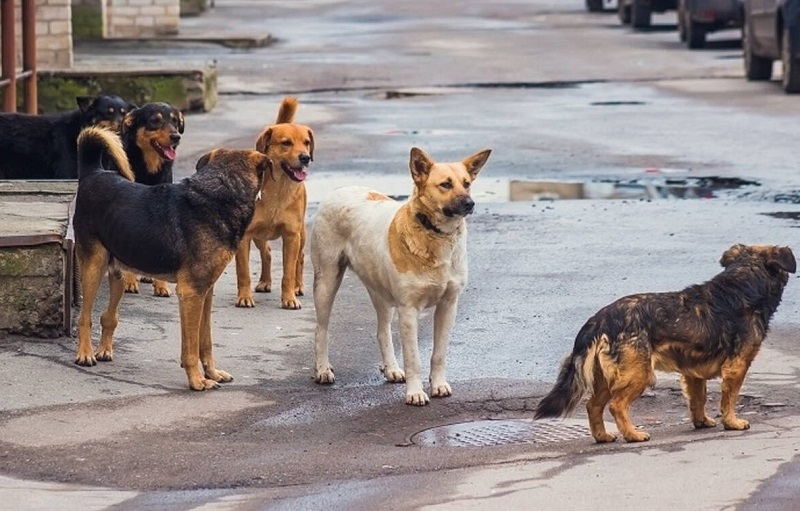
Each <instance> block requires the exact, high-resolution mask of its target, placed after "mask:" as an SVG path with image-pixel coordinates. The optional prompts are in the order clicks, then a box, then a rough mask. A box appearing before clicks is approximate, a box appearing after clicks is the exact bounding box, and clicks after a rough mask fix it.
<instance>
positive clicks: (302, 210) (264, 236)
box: [236, 97, 314, 309]
mask: <svg viewBox="0 0 800 511" xmlns="http://www.w3.org/2000/svg"><path fill="white" fill-rule="evenodd" d="M296 111H297V99H296V98H293V97H287V98H284V100H283V102H282V103H281V106H280V108H279V110H278V118H277V120H276V121H275V124H273V125H271V126H267V127H266V128H264V130H263V131H262V132H261V134H260V135H259V136H258V139H257V140H256V150H257V151H259V152H261V153H264V154H266V155H267V156H268V157H269V159H270V160H271V161H272V165H273V171H272V173H271V174H270V175H269V176H268V177H267V179H265V180H264V187H263V188H262V190H261V193H262V195H263V198H264V200H263V201H260V202H259V203H258V205H257V206H256V213H255V215H253V221H252V223H251V224H250V227H249V228H248V229H247V233H245V236H244V239H243V240H242V243H241V245H240V246H239V250H238V251H237V252H236V283H237V287H238V293H237V298H236V306H237V307H254V306H255V301H254V300H253V292H252V289H251V282H250V243H251V242H253V243H255V245H256V247H257V248H258V249H259V252H260V254H261V276H260V278H259V280H258V284H257V285H256V291H257V292H266V293H269V292H270V291H272V268H271V267H272V254H271V251H270V247H269V243H268V242H269V241H270V240H274V239H277V238H281V240H282V242H283V248H282V251H283V279H282V282H281V307H283V308H284V309H299V308H300V307H301V304H300V301H299V300H298V299H297V296H302V295H303V263H304V258H305V243H306V187H305V184H304V183H303V181H305V179H306V177H307V176H308V165H309V163H311V162H312V161H313V160H314V132H313V131H311V128H309V127H308V126H304V125H302V124H295V123H294V115H295V112H296Z"/></svg>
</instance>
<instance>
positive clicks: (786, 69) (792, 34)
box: [742, 0, 800, 94]
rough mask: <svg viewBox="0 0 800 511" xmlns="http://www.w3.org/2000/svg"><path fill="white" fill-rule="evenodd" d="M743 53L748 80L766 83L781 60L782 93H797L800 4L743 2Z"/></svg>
mask: <svg viewBox="0 0 800 511" xmlns="http://www.w3.org/2000/svg"><path fill="white" fill-rule="evenodd" d="M742 49H743V50H744V70H745V75H746V76H747V79H748V80H753V81H756V80H769V79H770V78H772V62H773V61H775V60H779V59H780V61H781V63H782V64H783V79H782V81H781V82H782V85H783V90H784V91H786V93H788V94H796V93H798V92H800V0H744V21H743V24H742Z"/></svg>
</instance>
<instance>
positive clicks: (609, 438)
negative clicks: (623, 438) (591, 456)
mask: <svg viewBox="0 0 800 511" xmlns="http://www.w3.org/2000/svg"><path fill="white" fill-rule="evenodd" d="M594 441H595V442H597V443H598V444H607V443H609V442H616V441H617V435H613V434H611V433H608V432H605V431H604V432H603V433H599V434H598V435H597V436H595V437H594Z"/></svg>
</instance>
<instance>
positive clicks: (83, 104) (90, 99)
mask: <svg viewBox="0 0 800 511" xmlns="http://www.w3.org/2000/svg"><path fill="white" fill-rule="evenodd" d="M96 99H97V98H96V97H94V96H78V97H76V98H75V102H76V103H78V108H80V109H81V112H83V113H86V112H88V111H89V109H90V108H92V105H93V104H94V102H95V100H96Z"/></svg>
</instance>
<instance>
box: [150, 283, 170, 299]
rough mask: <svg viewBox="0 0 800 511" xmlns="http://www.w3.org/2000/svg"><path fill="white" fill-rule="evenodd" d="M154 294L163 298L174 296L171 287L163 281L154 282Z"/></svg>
mask: <svg viewBox="0 0 800 511" xmlns="http://www.w3.org/2000/svg"><path fill="white" fill-rule="evenodd" d="M153 296H159V297H161V298H169V297H170V296H172V293H170V291H169V288H168V287H167V285H166V284H164V283H161V282H156V283H154V284H153Z"/></svg>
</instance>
